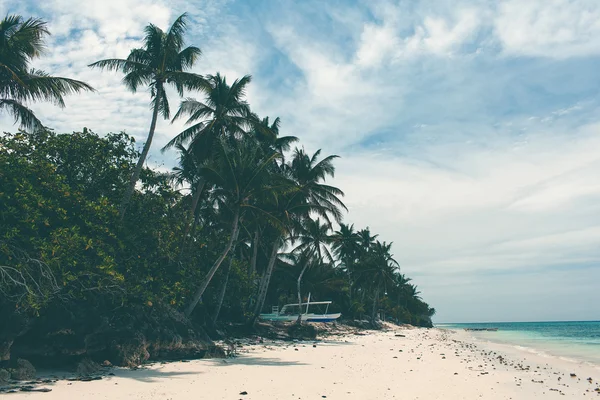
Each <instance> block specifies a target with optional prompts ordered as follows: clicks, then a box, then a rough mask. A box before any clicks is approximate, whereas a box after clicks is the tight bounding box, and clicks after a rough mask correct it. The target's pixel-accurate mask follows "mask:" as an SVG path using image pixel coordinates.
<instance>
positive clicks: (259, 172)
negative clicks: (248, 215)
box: [185, 138, 279, 316]
mask: <svg viewBox="0 0 600 400" xmlns="http://www.w3.org/2000/svg"><path fill="white" fill-rule="evenodd" d="M278 156H279V154H278V153H275V152H273V153H270V154H263V153H262V150H261V149H260V147H259V146H258V144H257V143H256V142H254V141H251V140H240V141H239V142H233V143H230V142H228V141H227V140H226V139H225V138H221V139H219V140H218V143H217V145H216V146H215V155H214V159H213V161H212V162H211V163H210V164H206V165H205V166H204V170H205V171H204V173H205V174H206V176H207V179H209V180H211V181H212V182H214V183H215V189H214V192H215V193H214V196H215V197H216V198H218V199H219V208H222V209H224V210H227V211H228V213H230V214H231V215H232V217H231V218H232V225H231V233H230V235H229V241H228V242H227V245H226V246H225V248H224V249H223V251H222V253H221V255H220V256H219V257H218V258H217V260H216V261H215V262H214V264H213V266H212V268H211V269H210V271H209V272H208V274H207V275H206V277H205V278H204V280H203V281H202V282H201V283H200V285H199V286H198V289H197V290H196V291H195V292H194V294H193V296H192V298H191V299H190V301H189V303H188V305H187V307H186V308H185V315H186V316H189V315H191V313H192V312H193V311H194V308H195V307H196V305H197V304H198V301H199V300H200V298H201V297H202V295H203V294H204V291H205V290H206V288H207V287H208V285H209V284H210V282H211V280H212V278H213V277H214V275H215V273H216V272H217V270H218V269H219V267H220V266H221V264H222V262H223V261H224V260H225V258H226V257H227V255H228V254H229V252H230V250H231V248H232V247H233V244H234V243H235V242H236V241H237V239H238V235H239V231H240V220H241V219H242V218H243V216H242V212H243V211H244V209H246V208H256V206H255V204H254V202H255V198H260V194H261V192H262V191H269V190H270V183H271V182H270V181H271V179H270V174H269V169H268V166H269V165H270V163H271V162H272V161H273V160H274V159H275V158H277V157H278Z"/></svg>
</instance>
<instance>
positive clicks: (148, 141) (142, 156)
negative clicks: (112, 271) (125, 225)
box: [119, 86, 162, 220]
mask: <svg viewBox="0 0 600 400" xmlns="http://www.w3.org/2000/svg"><path fill="white" fill-rule="evenodd" d="M161 95H162V88H161V87H160V86H157V88H156V97H155V100H154V110H153V111H152V122H151V123H150V131H149V132H148V138H147V139H146V143H145V144H144V148H143V150H142V154H140V158H139V159H138V162H137V164H136V166H135V169H134V170H133V174H131V179H130V180H129V186H127V190H126V191H125V195H124V196H123V200H122V201H121V206H120V207H119V215H120V217H121V220H122V219H123V217H125V211H127V206H128V205H129V201H131V196H132V195H133V192H134V190H135V185H136V183H137V181H138V179H140V174H141V173H142V168H143V166H144V162H145V161H146V157H147V156H148V152H149V151H150V145H151V144H152V139H153V138H154V131H155V130H156V121H157V120H158V108H159V107H158V102H159V99H160V97H161Z"/></svg>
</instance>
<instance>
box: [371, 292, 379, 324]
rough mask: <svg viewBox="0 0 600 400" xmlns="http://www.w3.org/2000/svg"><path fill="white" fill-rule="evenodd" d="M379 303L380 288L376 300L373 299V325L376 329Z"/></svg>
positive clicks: (376, 293)
mask: <svg viewBox="0 0 600 400" xmlns="http://www.w3.org/2000/svg"><path fill="white" fill-rule="evenodd" d="M378 303H379V286H377V289H376V290H375V298H373V309H372V310H371V324H372V325H373V327H376V326H377V324H376V319H375V318H376V315H377V304H378Z"/></svg>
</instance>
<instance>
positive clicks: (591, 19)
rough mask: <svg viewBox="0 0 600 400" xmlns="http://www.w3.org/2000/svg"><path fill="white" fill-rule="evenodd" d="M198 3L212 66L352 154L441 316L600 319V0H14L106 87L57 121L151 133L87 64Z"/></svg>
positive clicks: (144, 106)
mask: <svg viewBox="0 0 600 400" xmlns="http://www.w3.org/2000/svg"><path fill="white" fill-rule="evenodd" d="M184 11H187V12H188V13H189V14H190V16H191V17H192V20H193V22H192V23H191V29H190V35H189V42H190V43H193V44H195V45H198V46H199V47H201V48H202V50H203V52H204V56H203V58H202V60H201V61H200V62H199V63H198V67H197V69H196V70H197V72H200V73H215V72H217V71H220V72H221V73H223V74H225V75H226V76H227V77H228V78H230V79H234V78H236V77H240V76H242V75H245V74H250V75H252V76H253V82H252V85H251V88H250V91H249V94H248V96H249V100H250V102H251V104H252V106H253V108H254V110H255V111H256V112H258V113H259V114H260V115H263V116H265V115H269V116H271V117H275V116H279V117H281V119H282V121H283V125H282V130H283V133H284V134H289V135H296V136H299V137H300V138H301V140H302V143H303V144H304V146H305V147H306V148H307V150H310V151H314V150H316V149H318V148H322V149H323V152H324V153H327V154H338V155H340V156H341V157H342V159H341V160H339V162H338V163H337V173H336V178H335V181H334V183H335V184H336V185H338V186H340V187H341V188H342V189H343V190H344V191H345V192H346V197H345V201H346V204H347V205H348V206H349V209H350V213H349V215H348V216H347V221H348V222H353V223H354V224H355V226H356V227H359V228H360V227H364V226H369V227H370V228H371V230H372V231H374V232H377V233H379V234H380V238H381V239H383V240H386V241H393V242H394V252H395V254H396V259H397V260H399V261H400V264H401V267H402V270H403V272H405V273H406V274H407V275H409V276H411V277H412V278H413V279H414V281H415V283H417V284H418V286H419V288H420V290H421V291H422V294H423V297H424V298H425V299H426V300H427V301H429V302H430V303H431V304H432V305H433V306H434V307H435V308H436V309H437V310H438V315H437V317H436V320H437V321H438V322H461V321H464V322H467V321H530V320H584V319H596V320H600V306H599V304H600V2H599V1H597V0H452V1H451V0H427V1H425V0H422V1H416V0H402V1H398V0H396V1H392V0H390V1H387V0H363V1H360V0H358V1H352V0H328V1H324V0H302V1H291V0H290V1H286V0H280V1H275V0H272V1H258V0H256V1H255V0H245V1H242V0H239V1H219V0H194V1H182V0H168V1H167V0H165V1H162V0H155V1H148V0H103V1H87V2H82V1H79V0H45V1H43V2H39V1H36V0H21V1H19V2H16V1H10V0H0V13H1V14H2V15H4V14H6V13H20V14H22V15H25V16H30V15H33V16H39V17H43V18H45V19H46V20H48V21H49V25H50V29H51V31H52V33H53V36H52V39H51V45H50V49H51V51H50V52H49V53H48V54H47V55H46V57H45V58H44V59H42V60H39V62H38V63H37V65H36V66H37V67H40V68H43V69H46V70H48V71H49V72H52V73H55V74H61V75H64V76H70V77H76V78H79V79H82V80H85V81H87V82H89V83H91V84H92V85H93V86H95V87H96V88H97V89H98V93H96V94H86V95H81V96H75V97H71V98H69V99H68V102H67V106H68V107H67V109H65V110H59V109H56V108H54V107H52V106H48V105H35V106H33V108H34V109H35V110H36V111H38V113H39V116H40V117H41V118H42V119H43V121H44V122H45V123H46V124H47V125H48V126H51V127H53V128H55V130H57V131H60V132H70V131H73V130H80V129H81V128H82V127H83V126H86V127H88V128H91V129H93V130H94V131H96V132H99V133H105V132H115V131H120V130H126V131H127V132H128V133H130V134H132V135H135V136H136V137H137V138H138V140H139V141H140V142H143V140H144V139H143V138H144V137H145V135H146V132H147V129H148V125H149V120H150V111H149V108H148V94H147V93H144V92H142V93H138V94H136V95H133V94H130V93H128V92H127V91H126V90H125V89H124V87H123V86H122V85H121V84H120V76H119V75H117V74H110V73H103V72H100V71H97V70H90V69H88V68H87V67H86V65H87V64H89V63H91V62H93V61H96V60H98V59H101V58H107V57H125V56H127V54H128V52H129V49H131V48H133V47H136V46H138V45H139V43H140V36H141V32H142V29H143V27H144V25H145V24H147V23H148V22H152V23H154V24H156V25H159V26H161V27H164V28H166V27H167V26H168V25H169V23H170V22H171V21H172V20H173V19H174V18H175V17H177V16H178V15H179V14H181V13H182V12H184ZM173 101H174V102H175V103H177V99H176V98H173ZM0 127H2V128H3V129H4V130H12V129H14V127H13V126H12V125H11V121H10V120H8V119H7V118H6V117H3V116H0ZM180 129H181V125H170V124H169V123H167V122H162V123H160V124H159V127H158V131H157V139H156V142H155V143H154V145H153V151H152V153H151V157H150V160H149V162H150V164H151V165H154V166H159V167H162V168H170V167H171V166H173V165H174V162H175V155H174V154H161V153H160V152H159V151H158V149H159V148H160V147H162V145H164V144H165V143H166V142H167V141H168V140H169V139H170V138H172V137H173V135H175V134H176V133H177V132H178V131H179V130H180Z"/></svg>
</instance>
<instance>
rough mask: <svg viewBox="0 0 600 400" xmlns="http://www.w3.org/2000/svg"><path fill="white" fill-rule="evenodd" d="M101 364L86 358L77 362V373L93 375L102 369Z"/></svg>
mask: <svg viewBox="0 0 600 400" xmlns="http://www.w3.org/2000/svg"><path fill="white" fill-rule="evenodd" d="M100 369H101V368H100V365H98V364H97V363H95V362H93V361H92V360H90V359H89V358H84V359H83V360H81V361H80V362H79V364H77V375H92V374H95V373H97V372H98V371H100Z"/></svg>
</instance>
